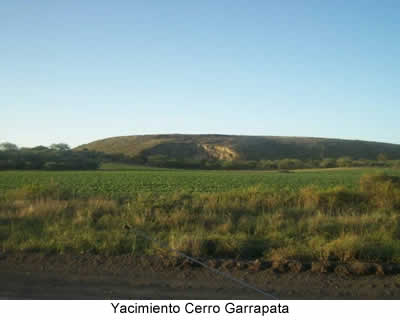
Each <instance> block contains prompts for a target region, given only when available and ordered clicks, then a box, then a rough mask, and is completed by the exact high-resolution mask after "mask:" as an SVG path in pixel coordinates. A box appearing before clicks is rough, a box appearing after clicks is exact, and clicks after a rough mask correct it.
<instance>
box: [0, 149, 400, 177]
mask: <svg viewBox="0 0 400 320" xmlns="http://www.w3.org/2000/svg"><path fill="white" fill-rule="evenodd" d="M103 162H119V163H127V164H139V165H145V166H151V167H160V168H176V169H206V170H207V169H209V170H293V169H308V168H341V167H398V168H400V160H389V159H388V157H387V156H386V155H385V154H379V155H378V157H377V159H376V160H368V159H352V158H351V157H340V158H337V159H334V158H322V159H310V160H300V159H290V158H287V159H281V160H216V159H203V160H194V159H189V158H181V159H176V158H170V157H168V156H166V155H151V156H146V157H143V156H142V157H140V156H139V157H129V156H126V155H124V154H121V153H120V154H105V153H103V152H98V151H90V150H88V149H84V150H79V151H78V150H72V149H71V148H70V147H69V146H68V144H66V143H56V144H52V145H50V146H49V147H45V146H37V147H34V148H19V147H18V146H17V145H15V144H13V143H9V142H6V143H2V144H0V170H19V169H23V170H96V169H98V168H99V167H100V165H101V163H103Z"/></svg>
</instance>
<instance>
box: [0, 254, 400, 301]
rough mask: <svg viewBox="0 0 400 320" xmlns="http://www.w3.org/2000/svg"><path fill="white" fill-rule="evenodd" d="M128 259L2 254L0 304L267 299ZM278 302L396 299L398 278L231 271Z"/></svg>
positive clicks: (212, 278) (220, 281)
mask: <svg viewBox="0 0 400 320" xmlns="http://www.w3.org/2000/svg"><path fill="white" fill-rule="evenodd" d="M138 259H140V258H135V257H131V256H119V257H101V256H90V255H82V256H72V255H62V256H53V255H50V256H44V255H40V254H20V255H6V256H2V257H1V259H0V299H265V298H266V297H264V296H263V295H261V294H259V293H257V292H255V291H252V290H250V289H244V288H242V287H240V286H239V285H238V284H236V283H234V282H232V281H230V280H227V279H224V278H221V277H220V276H217V275H215V274H213V273H211V272H210V271H208V270H205V269H203V268H201V267H198V268H175V267H165V266H161V265H160V263H156V262H155V263H142V262H141V261H138ZM230 272H231V274H232V275H233V276H235V277H237V278H239V279H242V280H245V281H247V282H248V283H251V284H253V285H255V286H257V287H259V288H261V289H262V290H264V291H266V292H268V293H270V294H273V295H274V296H276V297H277V298H279V299H400V275H390V276H389V275H385V276H377V275H370V276H340V275H337V274H335V273H327V274H323V273H312V272H311V271H305V272H300V273H282V274H281V273H276V272H274V271H272V270H263V271H258V272H250V271H247V270H231V271H230Z"/></svg>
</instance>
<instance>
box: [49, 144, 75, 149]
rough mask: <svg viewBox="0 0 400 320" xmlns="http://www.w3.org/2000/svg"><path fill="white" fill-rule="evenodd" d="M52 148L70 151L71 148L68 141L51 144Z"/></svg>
mask: <svg viewBox="0 0 400 320" xmlns="http://www.w3.org/2000/svg"><path fill="white" fill-rule="evenodd" d="M50 149H53V150H56V151H68V150H71V148H70V147H69V145H68V144H66V143H53V144H52V145H51V146H50Z"/></svg>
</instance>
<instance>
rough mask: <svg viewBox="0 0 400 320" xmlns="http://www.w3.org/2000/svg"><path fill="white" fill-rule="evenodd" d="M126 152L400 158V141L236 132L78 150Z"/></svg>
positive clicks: (141, 156) (148, 157)
mask: <svg viewBox="0 0 400 320" xmlns="http://www.w3.org/2000/svg"><path fill="white" fill-rule="evenodd" d="M85 149H88V150H92V151H98V152H104V153H106V154H123V155H125V156H129V157H131V158H133V159H135V160H137V161H141V162H143V163H146V162H157V160H160V161H161V160H165V159H169V160H181V161H182V160H185V161H189V162H190V161H192V162H196V161H228V162H229V161H260V160H280V159H298V160H302V161H305V160H321V159H338V158H343V157H345V158H346V157H347V158H350V159H364V160H377V159H378V158H379V157H382V158H383V159H400V145H396V144H389V143H378V142H369V141H359V140H340V139H325V138H302V137H273V136H232V135H186V134H184V135H180V134H170V135H141V136H126V137H113V138H108V139H103V140H98V141H94V142H91V143H88V144H85V145H81V146H79V147H78V148H77V150H85Z"/></svg>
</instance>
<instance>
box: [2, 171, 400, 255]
mask: <svg viewBox="0 0 400 320" xmlns="http://www.w3.org/2000/svg"><path fill="white" fill-rule="evenodd" d="M358 172H361V170H357V173H358ZM112 173H113V172H112ZM115 173H118V172H115ZM146 173H147V175H148V177H149V179H152V178H154V177H153V176H152V174H150V173H149V172H146ZM157 173H158V172H157ZM160 173H164V174H166V172H163V171H161V172H160ZM168 173H169V174H171V175H172V176H173V177H175V178H176V177H177V176H178V177H181V176H179V174H182V175H183V176H184V174H185V173H186V172H182V173H181V172H178V171H172V172H171V171H168ZM331 173H332V172H331ZM333 173H335V172H333ZM348 173H349V171H346V172H345V173H344V172H342V175H344V176H342V179H343V177H345V178H347V179H349V180H348V181H353V179H357V178H358V182H357V183H356V182H352V183H349V186H348V187H346V186H335V185H330V184H328V185H325V186H323V185H321V184H322V182H321V180H323V179H324V178H326V177H331V176H330V175H325V174H326V173H325V172H323V173H317V174H319V176H318V177H319V179H318V180H316V181H313V182H314V183H312V184H307V181H308V182H310V181H311V180H307V179H309V176H308V173H307V174H306V173H304V174H302V175H301V177H302V179H304V180H300V181H301V182H302V183H300V184H298V185H296V186H295V187H293V186H292V187H290V188H277V186H270V185H268V184H265V185H259V184H258V185H250V186H243V187H242V188H232V187H231V188H230V190H228V191H218V192H190V190H189V191H186V190H185V188H181V189H178V190H176V191H172V190H170V191H169V192H143V191H142V192H135V193H131V194H130V197H129V198H124V199H121V198H120V197H119V196H118V197H115V198H114V199H113V198H111V197H108V198H106V197H102V196H98V195H97V194H96V193H95V192H94V193H93V194H92V195H91V196H90V197H87V195H86V194H85V193H84V194H83V196H82V195H81V194H80V193H74V192H71V190H69V189H68V188H67V189H65V188H64V187H65V186H64V185H63V184H58V183H59V181H60V180H58V181H57V179H56V178H54V179H53V181H52V182H48V181H47V180H45V181H47V182H46V183H44V184H43V183H42V184H40V183H36V184H32V183H30V184H29V183H28V184H26V185H22V186H17V187H16V188H14V189H13V188H10V187H9V188H8V189H7V190H4V191H3V193H2V194H1V196H0V250H2V251H39V252H55V253H63V252H78V253H79V252H89V253H102V254H110V255H113V254H123V253H131V254H140V255H142V254H165V252H164V250H163V249H162V248H160V246H159V242H158V241H155V242H150V241H148V240H146V239H143V238H141V237H140V236H136V235H135V234H134V233H127V232H126V231H124V229H123V226H124V225H125V224H129V225H131V226H132V228H133V230H140V231H142V232H145V233H147V234H149V235H151V236H152V237H155V238H157V239H158V240H160V241H163V242H166V243H168V244H169V246H170V247H171V248H174V249H178V250H182V251H185V252H187V253H188V254H191V255H194V256H199V257H230V258H235V257H240V258H243V259H250V258H251V259H253V258H262V257H264V258H267V259H272V260H285V259H300V260H304V261H305V260H307V261H317V260H320V261H326V260H337V261H350V260H362V261H385V262H400V240H399V239H400V185H399V178H398V176H394V175H375V174H366V175H363V176H362V177H360V176H359V175H355V172H352V174H353V175H347V174H348ZM26 174H27V176H28V178H29V179H32V176H31V177H29V175H30V174H32V173H31V172H26ZM58 174H60V175H59V176H56V177H58V179H60V178H61V177H64V178H65V179H72V177H73V175H68V174H65V173H64V175H63V173H58ZM92 174H93V173H92ZM119 174H120V173H119ZM137 174H138V172H134V175H133V177H137ZM187 174H189V176H190V175H193V174H194V172H188V173H187ZM197 174H198V175H199V176H201V175H202V174H204V172H197ZM208 174H216V176H217V177H219V178H221V176H220V175H219V173H217V172H214V173H207V175H206V176H208ZM248 174H250V176H251V177H252V173H248ZM310 174H311V175H312V176H313V173H310ZM1 175H2V176H3V177H4V173H2V174H1ZM295 175H297V174H286V175H285V174H281V175H279V174H271V175H270V174H269V173H266V174H264V175H262V177H263V179H267V177H269V179H277V180H273V181H278V182H279V181H281V180H280V179H292V178H291V177H294V176H295ZM38 176H40V174H38V173H36V175H34V177H38ZM83 176H84V177H87V176H86V175H85V174H83ZM122 176H123V175H122ZM227 176H228V177H229V178H226V177H227ZM227 176H224V175H222V177H224V178H225V179H228V181H229V179H232V178H233V177H241V174H240V173H236V175H233V176H229V175H227ZM100 177H109V176H107V175H105V176H101V175H100ZM117 177H121V176H120V175H118V174H117ZM163 177H165V176H163ZM313 177H314V178H315V176H313ZM334 177H336V179H338V176H334ZM80 178H82V177H80ZM92 178H93V177H92ZM96 178H97V179H98V180H96V181H99V182H101V178H99V176H97V177H96ZM29 179H28V181H31V180H29ZM114 179H115V178H114ZM162 180H163V179H161V181H162ZM68 181H71V180H68ZM112 181H117V180H112ZM178 181H182V180H178ZM183 181H186V180H183ZM269 181H271V180H269ZM286 181H290V183H294V181H299V180H286ZM318 181H320V185H319V186H318V184H317V183H315V182H318ZM323 182H325V183H326V181H323ZM103 183H104V182H103ZM175 183H176V182H175ZM227 189H229V188H227Z"/></svg>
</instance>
